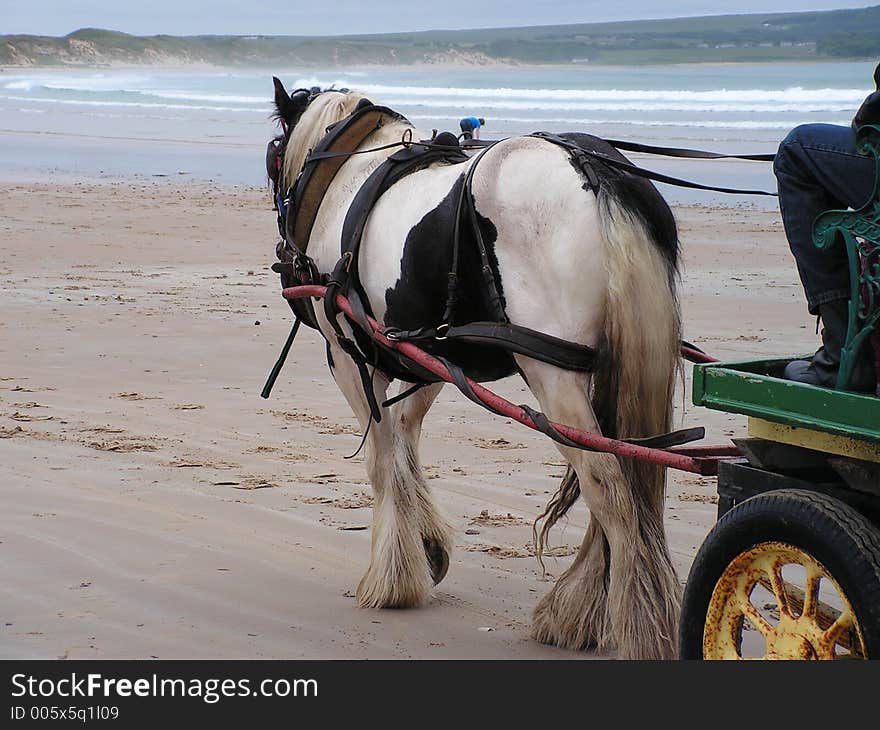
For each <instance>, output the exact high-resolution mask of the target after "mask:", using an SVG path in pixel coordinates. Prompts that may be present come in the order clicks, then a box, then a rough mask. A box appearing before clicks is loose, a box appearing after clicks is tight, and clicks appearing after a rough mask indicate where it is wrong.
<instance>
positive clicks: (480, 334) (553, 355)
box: [384, 322, 598, 372]
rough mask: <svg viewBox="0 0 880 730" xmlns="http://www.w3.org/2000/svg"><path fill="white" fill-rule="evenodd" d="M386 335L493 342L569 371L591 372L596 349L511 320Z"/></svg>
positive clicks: (389, 331) (391, 331)
mask: <svg viewBox="0 0 880 730" xmlns="http://www.w3.org/2000/svg"><path fill="white" fill-rule="evenodd" d="M384 335H385V336H386V337H387V338H388V339H389V340H397V341H406V342H409V341H416V342H417V341H419V340H440V341H442V340H459V341H461V342H468V343H470V344H474V345H492V346H495V347H502V348H504V349H505V350H509V351H511V352H516V353H519V354H520V355H525V356H526V357H531V358H533V359H535V360H541V361H543V362H546V363H549V364H550V365H556V366H557V367H560V368H564V369H566V370H577V371H580V372H592V371H593V370H595V366H596V358H597V357H598V355H597V352H596V350H595V349H593V348H592V347H588V346H587V345H581V344H578V343H577V342H570V341H569V340H563V339H560V338H559V337H554V336H553V335H548V334H546V333H544V332H538V331H536V330H533V329H529V328H528V327H522V326H520V325H517V324H513V323H511V322H469V323H467V324H463V325H457V326H456V325H452V326H449V327H444V326H443V325H440V326H439V327H425V328H422V329H417V330H396V329H393V328H389V329H387V330H385V332H384Z"/></svg>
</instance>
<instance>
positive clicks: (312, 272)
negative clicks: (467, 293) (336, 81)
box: [262, 99, 701, 448]
mask: <svg viewBox="0 0 880 730" xmlns="http://www.w3.org/2000/svg"><path fill="white" fill-rule="evenodd" d="M403 119H404V118H403V117H402V116H401V115H399V114H397V113H396V112H393V111H392V110H390V109H388V108H387V107H381V106H375V105H373V104H372V103H370V102H369V101H368V100H366V99H364V100H362V101H361V103H360V104H359V105H358V107H357V108H356V109H355V111H354V112H353V113H352V114H351V115H350V116H348V117H346V118H345V119H343V120H341V121H339V122H337V123H336V124H333V125H331V126H330V127H328V128H327V133H326V135H325V136H324V137H323V138H322V139H321V141H320V142H319V143H318V144H317V145H316V147H315V148H314V150H313V151H312V152H311V153H310V154H309V155H308V156H307V158H306V160H305V162H304V163H303V169H302V171H301V172H300V174H299V176H298V177H297V179H296V181H295V183H294V185H293V186H292V187H291V189H290V190H289V191H288V195H287V197H286V198H285V199H283V200H282V199H280V197H279V196H278V194H277V185H278V178H277V176H276V177H273V182H274V183H275V187H276V191H275V200H276V202H277V204H278V223H279V232H280V233H281V237H282V238H281V241H279V243H278V246H277V247H276V253H277V255H278V259H279V261H278V262H277V263H275V264H273V266H272V270H273V271H275V272H277V273H279V274H280V275H281V283H282V286H283V287H284V288H286V287H290V286H296V285H299V284H310V283H319V284H323V285H324V286H326V287H327V294H326V296H325V297H324V299H323V307H324V312H325V315H326V317H327V320H328V321H329V322H330V324H331V326H332V327H333V329H334V331H335V334H336V338H337V341H338V344H339V345H340V347H341V348H342V349H343V351H344V352H345V353H346V354H348V355H349V357H351V358H352V360H353V361H354V363H355V364H356V366H357V368H358V372H359V374H360V378H361V382H362V386H363V389H364V393H365V395H366V398H367V402H368V403H369V406H370V412H371V416H372V419H373V420H375V421H377V422H378V421H380V420H381V417H382V415H381V409H380V408H379V404H378V403H377V402H376V399H375V395H374V392H373V387H372V374H371V372H370V370H369V367H372V368H374V370H376V369H378V370H381V371H382V372H383V373H385V374H386V375H387V376H388V377H390V378H398V379H401V380H403V381H408V382H412V383H414V386H413V387H412V388H410V389H409V390H407V391H405V392H404V393H402V394H400V395H398V396H397V397H395V398H392V399H390V400H388V401H385V402H384V403H383V405H384V406H388V405H390V404H391V403H393V402H396V401H397V400H400V399H402V398H404V397H406V396H408V395H410V394H411V393H413V392H415V391H416V390H417V389H419V388H421V387H423V386H425V385H427V384H428V383H433V382H440V379H439V378H438V377H437V376H436V375H434V374H433V373H430V372H428V371H427V370H425V369H424V368H421V367H419V366H418V365H416V364H415V363H413V362H412V361H410V360H408V359H407V358H405V357H403V356H402V355H400V354H399V353H398V352H397V351H394V350H391V349H390V348H387V347H383V346H381V345H379V344H378V343H377V342H376V341H375V339H373V338H372V337H371V336H370V335H369V333H370V332H371V329H370V327H369V325H368V324H367V319H366V318H367V315H370V316H372V312H371V309H370V306H369V302H368V300H367V297H366V294H365V292H364V290H363V288H362V286H361V283H360V279H359V277H358V254H359V250H360V244H361V240H362V238H363V233H364V229H365V226H366V223H367V220H368V218H369V215H370V213H371V211H372V209H373V206H374V205H375V203H376V202H377V201H378V199H379V198H380V197H381V195H382V194H383V193H384V192H385V191H387V190H388V189H389V188H390V187H391V186H392V185H394V184H395V183H397V182H398V181H400V180H401V179H402V178H404V177H405V176H407V175H409V174H410V173H413V172H415V171H417V170H421V169H424V168H426V167H428V166H430V165H432V164H435V163H438V162H439V163H443V164H450V165H455V164H461V163H464V162H466V161H468V160H469V159H471V158H470V157H469V156H468V155H467V154H466V153H465V151H464V150H463V149H462V148H461V146H460V145H459V142H458V139H457V137H456V136H455V135H453V134H452V133H449V132H444V133H441V134H439V135H437V134H436V133H435V136H434V137H433V138H432V139H431V140H422V141H418V142H413V141H412V140H411V138H410V139H408V138H406V136H405V137H404V139H403V140H402V141H401V142H397V143H392V144H390V145H385V146H383V147H378V148H373V149H370V150H362V151H358V148H359V147H360V146H361V144H363V142H364V141H365V140H366V138H367V137H369V136H370V135H371V134H372V133H373V132H375V131H376V130H378V129H379V128H380V127H382V126H384V125H385V124H387V123H389V122H395V121H400V120H403ZM531 136H535V137H539V138H541V139H544V140H547V141H549V142H552V143H554V144H557V145H559V146H560V147H562V148H564V149H565V150H567V151H568V152H569V154H571V156H572V160H573V162H574V163H575V165H576V166H577V168H578V169H579V170H581V171H582V172H583V174H584V176H585V178H586V180H587V182H588V184H589V187H590V188H591V189H592V190H593V192H598V189H599V185H600V181H599V177H598V175H597V174H596V171H595V170H594V169H593V166H592V162H591V158H590V157H589V156H588V154H586V153H585V151H584V150H583V149H582V148H580V147H578V146H577V145H576V144H574V143H572V142H570V141H568V140H565V139H563V138H561V137H557V136H556V135H551V134H547V133H537V134H535V135H531ZM285 143H286V140H285ZM271 145H272V143H270V148H271ZM394 146H399V147H402V149H400V150H399V151H398V152H395V153H394V154H392V155H390V156H389V157H388V158H387V159H386V160H385V161H384V162H382V163H381V164H380V165H379V166H378V167H377V168H376V170H375V171H374V172H373V173H372V174H371V175H370V176H369V177H368V178H367V180H366V181H365V182H364V183H363V185H362V186H361V188H360V190H359V191H358V192H357V194H356V195H355V197H354V199H353V200H352V203H351V205H350V206H349V209H348V211H347V213H346V216H345V220H344V222H343V230H342V242H341V257H340V259H339V261H338V262H337V264H336V266H335V267H334V269H333V271H332V272H330V273H329V274H328V273H322V272H319V271H318V269H317V267H316V266H315V264H314V262H313V261H312V259H311V258H309V256H308V255H307V253H306V250H307V247H308V240H309V237H310V235H311V231H312V228H313V226H314V223H315V219H316V218H317V214H318V211H319V209H320V206H321V203H322V201H323V198H324V195H325V194H326V192H327V190H328V189H329V187H330V185H331V184H332V182H333V180H334V178H335V176H336V173H337V172H338V171H339V169H340V168H341V167H342V165H343V164H344V163H345V161H346V160H347V159H348V158H349V157H350V156H352V155H354V154H360V153H361V152H372V151H376V150H378V149H383V148H385V147H394ZM276 147H277V143H276ZM486 148H488V146H486ZM485 151H486V150H485V149H483V150H481V151H480V152H479V153H478V155H477V157H476V159H474V161H473V164H471V166H470V167H469V169H468V171H467V173H466V174H465V176H464V182H463V185H462V187H461V193H460V195H459V199H458V206H457V212H456V218H455V227H454V232H453V240H452V247H453V248H452V267H451V270H450V271H449V272H448V275H447V276H448V287H447V291H448V294H447V302H446V307H445V313H444V316H443V321H442V322H440V323H438V324H436V325H426V326H424V327H421V328H419V329H416V330H400V329H394V328H387V329H386V330H385V331H384V334H385V336H386V337H387V338H388V339H390V340H397V341H413V342H419V341H426V340H433V341H437V342H442V341H444V340H458V341H461V342H465V343H471V344H479V345H489V346H493V347H496V348H498V349H499V350H501V351H502V352H504V353H505V354H506V355H507V356H508V357H510V355H511V353H519V354H522V355H526V356H528V357H530V358H533V359H536V360H540V361H542V362H546V363H550V364H552V365H555V366H558V367H560V368H564V369H567V370H577V371H582V372H592V371H593V370H595V366H596V361H597V358H598V357H599V356H600V355H599V353H598V352H597V351H596V350H595V349H594V348H591V347H588V346H586V345H582V344H578V343H574V342H569V341H567V340H562V339H560V338H558V337H554V336H552V335H548V334H546V333H543V332H538V331H536V330H532V329H529V328H527V327H522V326H519V325H516V324H513V323H511V322H510V320H509V319H508V317H507V314H506V312H505V310H504V301H503V297H502V296H501V294H500V292H499V286H498V280H497V272H496V271H495V268H494V266H493V265H492V263H491V261H490V257H489V251H488V248H487V246H486V244H485V241H484V240H483V236H482V232H481V231H480V226H479V224H478V219H477V213H476V208H475V205H474V198H473V192H472V181H473V176H474V171H475V170H476V167H477V164H478V163H479V159H480V157H481V156H482V154H483V153H484V152H485ZM281 154H283V147H282V149H281ZM603 161H604V160H603ZM600 164H601V163H600ZM278 168H280V163H279V164H278V166H277V168H276V169H278ZM270 177H272V176H271V173H270ZM467 224H469V225H470V227H471V230H472V232H473V234H474V239H475V241H476V244H477V247H478V250H479V255H480V260H481V273H482V278H483V284H484V286H485V288H486V292H487V293H488V301H489V305H490V310H491V316H492V317H493V320H492V321H474V322H464V323H460V324H454V322H455V315H456V304H457V292H458V278H459V272H458V261H459V248H460V243H461V241H460V239H461V235H460V233H461V226H462V225H467ZM337 294H342V295H343V296H344V297H345V298H347V299H348V300H349V302H350V303H351V305H352V310H353V317H348V316H347V317H346V318H347V320H348V321H349V323H350V324H351V325H352V331H353V333H354V338H355V339H354V340H352V339H350V338H349V337H348V336H346V334H345V333H344V332H343V330H342V328H341V326H340V324H339V322H338V315H339V314H340V310H339V309H338V307H337V304H336V296H337ZM288 303H289V304H290V306H291V308H292V309H293V311H294V314H295V315H296V320H295V322H294V325H293V328H292V330H291V333H290V335H289V336H288V339H287V342H286V343H285V346H284V349H283V350H282V355H281V357H280V358H279V360H278V362H277V363H276V365H275V367H274V368H273V371H272V374H271V375H270V377H269V380H268V382H267V383H266V387H265V388H264V389H263V393H262V395H263V397H268V395H269V392H270V390H271V387H272V384H273V383H274V380H275V378H276V377H277V375H278V372H280V369H281V366H282V365H283V362H284V358H285V357H286V355H287V352H288V350H289V349H290V346H291V344H292V342H293V338H294V337H295V335H296V332H297V330H298V327H299V323H300V321H302V322H305V323H306V324H307V325H308V326H310V327H312V328H314V329H318V330H319V331H320V329H319V327H318V323H317V319H316V317H315V312H314V305H313V303H312V300H311V299H291V300H288ZM328 359H329V343H328ZM439 359H441V360H442V361H443V362H444V364H445V365H446V366H447V367H448V369H449V371H450V374H451V375H452V377H453V380H454V381H455V384H456V386H457V387H458V388H459V389H460V390H461V391H462V393H463V394H464V395H465V396H466V397H468V398H469V399H470V400H472V401H474V402H476V403H478V404H479V405H481V406H483V407H486V405H485V404H484V403H483V402H482V401H481V400H479V399H478V398H477V397H476V396H475V394H474V393H473V391H472V389H471V387H470V385H469V384H468V383H467V377H466V375H465V373H464V371H463V369H462V368H461V367H459V366H458V365H456V364H455V363H452V362H449V361H448V360H447V359H445V358H442V357H439ZM511 364H512V365H513V359H512V357H511ZM368 366H369V367H368ZM513 368H515V365H513ZM511 371H513V369H512V370H511ZM524 408H525V406H524ZM529 412H530V413H531V415H532V417H533V420H534V421H535V423H536V424H538V426H539V430H541V431H542V432H544V433H545V434H546V435H547V436H549V437H550V438H552V439H554V440H556V441H558V442H560V443H563V444H566V445H570V446H576V447H578V448H582V447H580V446H579V445H578V444H575V443H574V442H571V441H569V440H568V439H566V438H565V437H564V436H563V435H562V434H560V433H559V432H557V431H556V429H554V428H553V427H552V426H551V425H550V422H549V420H548V419H547V418H546V417H545V416H544V415H543V414H541V413H539V412H537V411H533V410H531V409H529ZM365 436H366V435H365ZM700 437H701V436H699V435H698V436H695V434H694V430H693V429H690V430H688V431H685V432H676V433H674V434H664V435H662V436H656V437H650V438H648V439H631V441H632V443H639V444H641V445H648V446H652V445H653V446H657V447H658V448H665V447H666V446H669V445H673V444H679V443H686V442H688V441H692V440H694V439H695V438H700Z"/></svg>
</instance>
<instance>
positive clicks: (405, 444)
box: [392, 383, 452, 585]
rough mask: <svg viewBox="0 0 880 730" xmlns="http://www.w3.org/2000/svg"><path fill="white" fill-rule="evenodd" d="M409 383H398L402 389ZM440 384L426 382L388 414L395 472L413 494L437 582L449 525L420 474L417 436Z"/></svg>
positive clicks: (443, 565) (443, 563) (447, 550)
mask: <svg viewBox="0 0 880 730" xmlns="http://www.w3.org/2000/svg"><path fill="white" fill-rule="evenodd" d="M408 387H409V384H408V383H402V384H401V387H400V390H401V392H403V391H404V390H405V389H406V388H408ZM442 388H443V383H437V384H435V385H429V386H426V387H424V388H422V389H420V390H417V391H416V392H415V393H414V394H413V395H411V396H409V397H408V398H406V399H404V400H403V401H400V402H399V403H397V404H395V405H394V406H393V410H392V418H393V420H394V422H395V426H396V428H395V431H394V438H395V448H394V458H395V461H396V462H397V463H396V465H395V469H396V472H397V473H398V474H400V475H401V483H402V484H406V487H405V488H406V489H408V490H411V491H412V492H413V494H414V495H415V499H416V509H417V513H418V521H419V533H420V534H421V536H422V544H423V545H424V548H425V554H426V555H427V557H428V564H429V565H430V568H431V578H432V580H433V582H434V585H437V584H438V583H439V582H440V581H441V580H443V578H444V577H445V576H446V571H447V570H448V569H449V554H450V553H451V552H452V526H451V525H450V524H449V523H448V522H447V521H446V519H445V518H444V517H443V515H442V514H441V513H440V511H439V510H438V508H437V506H436V504H435V503H434V499H433V497H432V495H431V491H430V490H429V489H428V484H427V482H426V481H425V478H424V476H423V474H422V467H421V463H420V461H419V437H420V436H421V433H422V421H423V420H424V418H425V414H426V413H427V412H428V409H429V408H430V407H431V404H432V403H433V402H434V399H435V398H436V397H437V395H438V394H439V393H440V391H441V390H442Z"/></svg>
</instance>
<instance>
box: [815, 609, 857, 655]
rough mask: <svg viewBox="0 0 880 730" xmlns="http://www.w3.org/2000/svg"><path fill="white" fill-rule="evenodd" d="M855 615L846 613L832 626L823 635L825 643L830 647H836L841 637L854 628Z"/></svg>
mask: <svg viewBox="0 0 880 730" xmlns="http://www.w3.org/2000/svg"><path fill="white" fill-rule="evenodd" d="M853 623H854V622H853V615H852V613H850V612H849V611H844V612H843V613H842V614H840V616H838V617H837V620H836V621H835V622H834V623H833V624H831V626H829V627H828V628H827V629H825V632H824V633H823V634H822V640H823V643H825V644H826V645H828V646H829V647H834V645H835V644H837V643H838V642H839V641H840V639H841V637H842V636H843V635H844V633H846V632H847V631H849V630H850V629H851V628H852V627H853Z"/></svg>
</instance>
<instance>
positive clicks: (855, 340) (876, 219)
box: [813, 124, 880, 396]
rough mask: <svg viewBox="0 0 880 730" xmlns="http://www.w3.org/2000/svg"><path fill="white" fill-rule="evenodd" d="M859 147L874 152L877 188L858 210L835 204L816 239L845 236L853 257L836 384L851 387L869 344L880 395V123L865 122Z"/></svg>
mask: <svg viewBox="0 0 880 730" xmlns="http://www.w3.org/2000/svg"><path fill="white" fill-rule="evenodd" d="M856 148H857V150H858V152H859V154H862V155H870V156H871V157H873V158H874V162H875V165H874V169H875V172H874V191H873V193H872V194H871V197H870V198H869V200H868V202H867V203H866V204H865V205H863V206H862V207H861V208H859V209H858V210H829V211H826V212H825V213H822V214H821V215H819V216H818V217H817V218H816V221H815V223H814V224H813V242H814V243H815V244H816V246H817V247H818V248H820V249H822V250H825V251H828V250H830V249H831V248H832V247H834V246H836V245H837V243H838V241H842V242H843V245H844V246H845V247H846V254H847V258H848V261H849V271H850V299H849V326H848V328H847V334H846V342H845V343H844V346H843V349H842V352H841V357H840V371H839V373H838V377H837V386H836V387H837V389H838V390H845V389H846V388H847V386H848V385H849V382H850V378H851V376H852V371H853V367H854V365H855V363H856V361H857V358H858V357H859V356H860V353H863V352H864V351H863V349H862V348H868V349H869V350H870V354H871V356H872V359H873V361H874V372H875V373H876V375H877V390H876V394H877V395H878V396H880V126H875V125H872V124H866V125H864V126H862V127H859V129H858V131H857V132H856Z"/></svg>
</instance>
